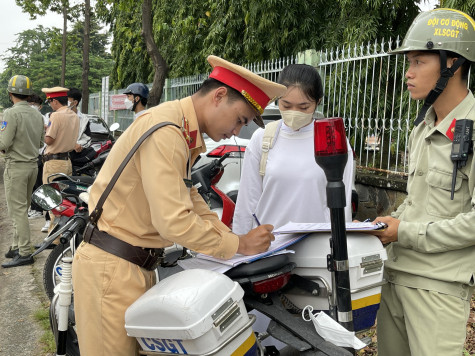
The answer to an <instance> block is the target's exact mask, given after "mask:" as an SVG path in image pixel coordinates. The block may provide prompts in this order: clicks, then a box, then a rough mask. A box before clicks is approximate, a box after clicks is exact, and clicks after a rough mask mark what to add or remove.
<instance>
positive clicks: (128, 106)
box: [124, 98, 134, 110]
mask: <svg viewBox="0 0 475 356" xmlns="http://www.w3.org/2000/svg"><path fill="white" fill-rule="evenodd" d="M124 105H125V108H126V109H127V110H132V108H133V107H134V103H133V102H132V101H130V100H129V98H125V99H124Z"/></svg>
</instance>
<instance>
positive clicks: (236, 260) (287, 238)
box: [196, 232, 308, 267]
mask: <svg viewBox="0 0 475 356" xmlns="http://www.w3.org/2000/svg"><path fill="white" fill-rule="evenodd" d="M307 235H308V234H285V235H281V234H276V233H275V232H274V236H275V240H274V241H272V242H271V244H270V247H269V249H268V250H267V251H266V252H263V253H259V254H257V255H252V256H245V255H240V254H236V255H235V256H234V257H233V258H231V259H229V260H221V259H219V258H215V257H212V256H208V255H204V254H202V253H199V254H197V255H196V258H201V259H205V260H209V261H214V262H218V263H222V264H225V265H228V266H231V267H234V266H237V265H239V264H241V263H248V262H252V261H256V260H258V259H261V258H263V257H266V256H269V255H272V254H274V253H275V252H277V251H280V250H283V249H285V248H287V247H288V246H290V245H292V244H294V243H296V242H297V241H300V240H301V239H303V238H305V237H307Z"/></svg>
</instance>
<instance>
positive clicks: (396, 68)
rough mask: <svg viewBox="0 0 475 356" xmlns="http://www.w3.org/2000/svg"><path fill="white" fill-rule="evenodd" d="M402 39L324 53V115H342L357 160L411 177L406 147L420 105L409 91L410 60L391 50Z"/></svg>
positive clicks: (376, 168) (322, 61)
mask: <svg viewBox="0 0 475 356" xmlns="http://www.w3.org/2000/svg"><path fill="white" fill-rule="evenodd" d="M398 46H399V40H396V41H395V42H393V41H391V40H390V41H388V42H385V41H384V40H383V41H381V42H379V43H378V42H375V43H373V44H367V45H360V46H349V47H343V48H341V49H339V48H337V49H335V50H331V51H321V52H320V53H319V55H320V60H319V64H318V68H319V70H320V74H321V75H322V78H323V80H324V82H325V96H324V99H323V112H324V114H325V116H337V117H342V118H343V119H344V122H345V127H346V130H347V136H348V138H349V139H350V141H351V144H352V146H353V149H354V151H355V154H356V157H357V162H358V164H359V165H360V166H362V167H364V168H366V169H368V170H375V171H381V172H387V173H398V174H403V175H404V174H406V173H407V158H408V157H407V143H408V138H409V132H410V130H411V128H412V121H413V118H414V117H415V116H416V114H417V112H418V110H419V103H418V102H416V101H413V100H411V99H410V98H409V93H408V92H407V90H405V77H404V74H405V67H406V63H405V62H406V58H405V56H396V55H390V54H388V53H387V52H388V51H390V50H391V49H394V48H396V47H398Z"/></svg>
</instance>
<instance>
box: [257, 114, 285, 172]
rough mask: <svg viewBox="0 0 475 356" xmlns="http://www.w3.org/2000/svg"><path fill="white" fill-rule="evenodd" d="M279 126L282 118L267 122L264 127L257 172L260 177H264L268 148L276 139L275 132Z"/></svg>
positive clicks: (272, 145)
mask: <svg viewBox="0 0 475 356" xmlns="http://www.w3.org/2000/svg"><path fill="white" fill-rule="evenodd" d="M281 126H282V119H280V120H276V121H272V122H270V123H268V124H267V125H266V127H265V129H264V136H263V137H262V152H261V163H260V165H259V174H260V175H261V176H262V177H264V174H265V173H266V165H267V156H268V155H269V150H270V149H271V148H272V147H274V144H275V141H276V140H277V132H278V131H279V129H280V127H281Z"/></svg>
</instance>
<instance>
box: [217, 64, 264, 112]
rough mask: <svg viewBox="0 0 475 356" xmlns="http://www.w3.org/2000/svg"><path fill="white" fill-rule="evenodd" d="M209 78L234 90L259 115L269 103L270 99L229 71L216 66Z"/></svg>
mask: <svg viewBox="0 0 475 356" xmlns="http://www.w3.org/2000/svg"><path fill="white" fill-rule="evenodd" d="M209 77H210V78H214V79H216V80H218V81H220V82H222V83H224V84H226V85H229V86H230V87H231V88H233V89H236V90H237V91H238V92H240V93H241V94H242V95H243V96H244V97H245V98H246V99H247V100H248V101H249V103H250V104H251V105H252V106H253V107H255V108H256V109H257V111H259V113H261V114H262V113H263V112H264V109H263V108H265V107H266V106H267V104H268V103H269V101H270V98H269V97H268V96H267V95H266V93H264V92H263V91H262V90H261V89H259V88H258V87H257V86H255V85H254V84H252V83H251V82H250V81H248V80H246V79H244V78H243V77H241V76H240V75H239V74H236V73H234V72H233V71H231V70H229V69H226V68H223V67H218V66H216V67H214V68H213V71H212V72H211V74H210V75H209Z"/></svg>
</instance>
